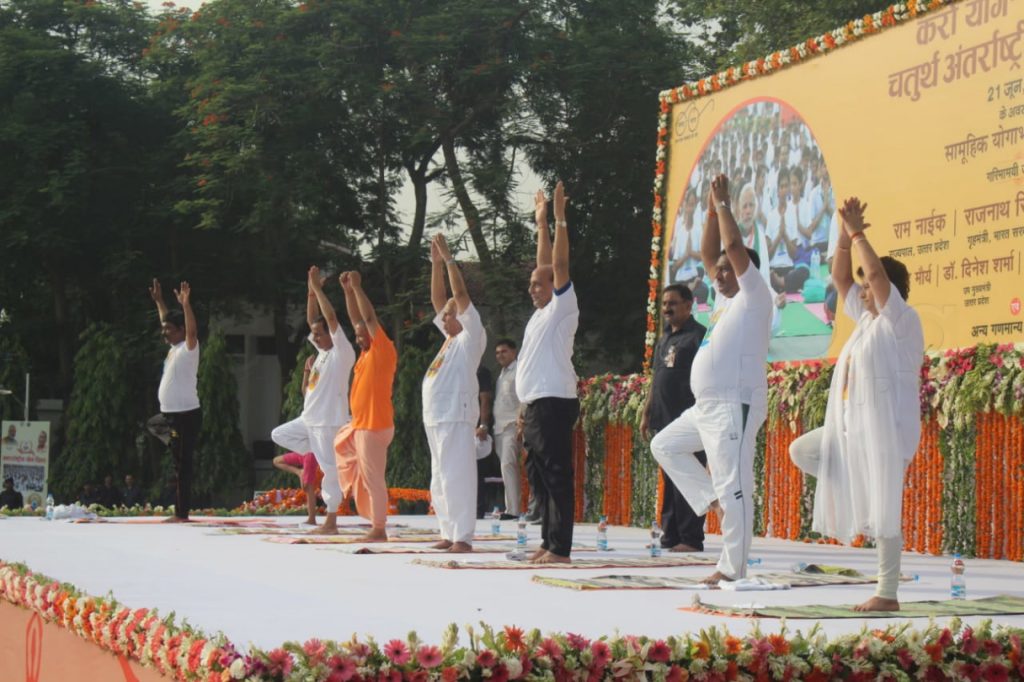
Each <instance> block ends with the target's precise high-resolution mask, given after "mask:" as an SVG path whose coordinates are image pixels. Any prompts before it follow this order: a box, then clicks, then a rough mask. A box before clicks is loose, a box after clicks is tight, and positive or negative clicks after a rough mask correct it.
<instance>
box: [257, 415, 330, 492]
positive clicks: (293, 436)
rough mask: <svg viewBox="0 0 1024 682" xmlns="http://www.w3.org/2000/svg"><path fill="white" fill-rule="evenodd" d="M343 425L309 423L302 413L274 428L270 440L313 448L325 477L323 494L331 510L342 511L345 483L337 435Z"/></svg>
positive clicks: (284, 445)
mask: <svg viewBox="0 0 1024 682" xmlns="http://www.w3.org/2000/svg"><path fill="white" fill-rule="evenodd" d="M342 426H344V425H343V424H342V425H339V426H309V425H307V424H306V422H304V421H303V420H302V417H299V418H298V419H293V420H291V421H290V422H287V423H285V424H281V425H280V426H278V427H277V428H276V429H274V430H273V431H271V432H270V440H272V441H274V442H275V443H277V444H278V445H280V446H281V447H282V448H286V449H288V450H291V451H292V452H297V453H299V454H300V455H303V454H305V453H307V452H312V453H313V456H314V457H316V463H317V464H319V465H320V471H322V472H324V480H323V482H322V483H321V484H320V495H321V497H323V498H324V506H325V507H327V511H328V512H336V511H338V505H339V504H341V500H342V496H341V484H340V483H339V481H338V465H337V464H336V463H335V458H334V436H335V434H336V433H338V429H340V428H341V427H342Z"/></svg>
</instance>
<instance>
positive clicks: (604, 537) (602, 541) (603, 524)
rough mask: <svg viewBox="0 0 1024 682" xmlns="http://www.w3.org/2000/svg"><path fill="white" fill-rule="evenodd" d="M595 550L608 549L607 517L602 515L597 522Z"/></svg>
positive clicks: (602, 550)
mask: <svg viewBox="0 0 1024 682" xmlns="http://www.w3.org/2000/svg"><path fill="white" fill-rule="evenodd" d="M597 551H598V552H607V551H608V517H607V516H602V517H601V520H600V521H598V522H597Z"/></svg>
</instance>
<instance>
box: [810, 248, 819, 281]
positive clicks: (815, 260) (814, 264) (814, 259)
mask: <svg viewBox="0 0 1024 682" xmlns="http://www.w3.org/2000/svg"><path fill="white" fill-rule="evenodd" d="M811 279H821V251H818V250H817V249H811Z"/></svg>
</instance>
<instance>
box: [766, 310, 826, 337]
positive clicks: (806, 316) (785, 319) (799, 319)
mask: <svg viewBox="0 0 1024 682" xmlns="http://www.w3.org/2000/svg"><path fill="white" fill-rule="evenodd" d="M831 335H832V327H829V326H828V325H827V324H825V323H824V322H823V321H822V320H821V318H819V317H818V316H817V315H815V314H814V313H812V312H811V311H810V310H808V309H807V305H806V304H804V303H802V302H801V303H796V302H793V303H787V304H786V307H785V308H783V309H782V320H781V321H780V322H779V329H778V331H777V332H776V333H775V334H774V336H776V337H780V336H783V337H784V336H831Z"/></svg>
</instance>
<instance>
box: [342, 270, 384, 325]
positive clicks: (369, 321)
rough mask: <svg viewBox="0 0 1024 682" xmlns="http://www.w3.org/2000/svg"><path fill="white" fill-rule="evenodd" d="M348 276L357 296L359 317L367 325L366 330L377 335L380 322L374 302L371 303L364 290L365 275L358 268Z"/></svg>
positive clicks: (353, 293) (354, 295) (353, 291)
mask: <svg viewBox="0 0 1024 682" xmlns="http://www.w3.org/2000/svg"><path fill="white" fill-rule="evenodd" d="M348 276H349V282H350V283H351V285H352V295H353V297H354V298H355V303H356V307H357V308H358V309H359V317H360V318H361V321H362V322H363V324H365V325H366V331H368V332H370V336H377V332H378V331H380V322H379V321H378V320H377V311H375V310H374V309H373V304H372V303H370V299H369V298H367V297H366V292H365V291H363V277H362V275H360V274H359V271H358V270H352V271H351V272H349V273H348ZM353 324H354V323H353Z"/></svg>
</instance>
